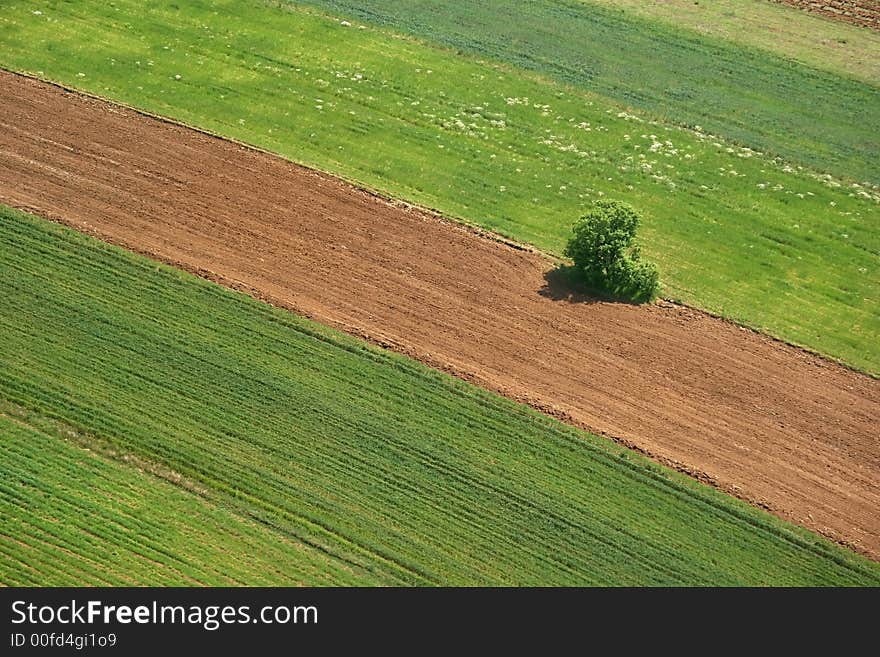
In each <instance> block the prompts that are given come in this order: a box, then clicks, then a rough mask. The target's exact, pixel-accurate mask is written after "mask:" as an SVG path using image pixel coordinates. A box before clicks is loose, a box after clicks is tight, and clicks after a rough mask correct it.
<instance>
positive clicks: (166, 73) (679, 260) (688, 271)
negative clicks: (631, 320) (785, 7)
mask: <svg viewBox="0 0 880 657" xmlns="http://www.w3.org/2000/svg"><path fill="white" fill-rule="evenodd" d="M175 7H176V5H174V4H172V3H170V2H154V3H143V2H134V1H132V0H118V1H117V2H114V3H113V4H112V5H110V4H105V3H87V4H85V3H75V4H71V3H62V2H20V1H15V2H13V3H11V4H10V5H8V7H7V8H6V10H4V12H3V13H2V14H0V28H2V29H0V64H2V65H4V66H6V67H9V68H12V69H16V70H25V71H30V72H32V73H35V74H37V75H39V76H41V77H45V78H50V79H54V80H60V81H63V82H64V83H66V84H69V85H72V86H75V87H78V88H81V89H85V90H88V91H91V92H94V93H97V94H101V95H103V96H106V97H109V98H113V99H116V100H120V101H124V102H127V103H130V104H132V105H134V106H137V107H140V108H144V109H147V110H150V111H152V112H156V113H160V114H163V115H167V116H173V117H175V118H177V119H179V120H183V121H186V122H188V123H191V124H195V125H198V126H201V127H203V128H206V129H210V130H213V131H216V132H218V133H220V134H223V135H227V136H230V137H234V138H237V139H240V140H242V141H245V142H249V143H252V144H255V145H258V146H261V147H264V148H266V149H269V150H272V151H275V152H278V153H281V154H283V155H285V156H287V157H290V158H291V159H294V160H297V161H300V162H304V163H307V164H310V165H312V166H315V167H318V168H320V169H324V170H326V171H330V172H332V173H336V174H340V175H342V176H345V177H347V178H349V179H352V180H355V181H358V182H359V183H361V184H364V185H366V186H368V187H372V188H376V189H380V190H384V191H385V192H387V193H390V194H392V195H394V196H397V197H400V198H404V199H408V200H410V201H414V202H418V203H421V204H423V205H427V206H430V207H434V208H437V209H439V210H441V211H443V212H444V213H446V214H448V215H450V216H453V217H460V218H464V219H466V220H467V221H470V222H473V223H477V224H480V225H482V226H485V227H488V228H490V229H493V230H497V231H499V232H500V233H502V234H505V235H507V236H509V237H512V238H514V239H517V240H520V241H524V242H531V243H533V244H535V245H537V246H538V247H540V248H542V249H545V250H548V251H550V252H553V253H560V252H561V249H562V247H563V245H564V243H565V241H566V239H567V238H568V235H569V230H570V225H571V223H572V222H573V220H574V219H575V218H576V217H577V216H578V215H579V214H580V213H581V212H583V211H584V210H585V209H586V208H587V207H589V205H590V203H591V202H592V201H593V200H595V199H597V198H600V197H604V198H616V199H621V200H625V201H628V202H630V203H631V204H632V205H634V206H635V207H636V208H637V209H639V210H640V211H641V212H642V213H643V214H644V215H645V216H646V220H645V224H644V228H643V233H644V235H643V237H644V240H643V241H644V243H645V248H644V252H645V254H646V256H647V257H649V258H650V259H652V260H654V261H656V262H658V263H659V265H660V267H661V272H662V279H661V280H662V281H663V283H664V289H663V293H664V295H665V296H666V297H668V298H673V299H677V300H681V301H684V302H687V303H690V304H693V305H696V306H699V307H702V308H705V309H708V310H710V311H712V312H714V313H717V314H721V315H725V316H729V317H732V318H735V319H737V320H739V321H741V322H743V323H746V324H748V325H750V326H752V327H754V328H757V329H761V330H764V331H766V332H768V333H771V334H773V335H776V336H778V337H781V338H784V339H786V340H788V341H790V342H794V343H797V344H801V345H806V346H808V347H810V348H812V349H814V350H816V351H819V352H822V353H824V354H828V355H831V356H834V357H837V358H840V359H843V360H844V361H846V362H847V363H849V364H851V365H853V366H856V367H859V368H862V369H864V370H867V371H869V372H873V373H878V372H880V312H878V300H880V276H878V272H880V257H878V254H880V231H878V225H880V207H878V197H880V192H878V190H876V189H874V188H870V187H865V186H859V185H856V184H852V183H845V182H840V181H837V180H835V179H834V178H829V177H821V176H818V175H817V174H814V173H811V172H809V171H806V170H800V169H799V168H797V167H792V166H788V165H786V164H784V163H782V162H776V161H774V160H772V159H770V158H767V157H764V156H761V155H759V154H755V153H754V152H752V151H749V150H746V149H743V148H740V147H737V146H734V145H731V144H729V143H727V142H725V141H723V140H720V139H717V138H714V137H711V136H708V135H706V134H704V133H699V132H692V131H686V130H682V129H676V128H670V127H666V126H662V125H658V124H655V123H651V122H648V121H645V120H644V119H642V118H640V117H639V116H637V115H636V114H634V113H633V112H627V111H624V110H623V109H622V108H621V107H619V106H617V105H614V104H612V103H611V102H610V101H607V100H604V99H602V98H601V97H599V96H596V95H591V94H588V93H586V92H582V91H576V90H573V89H572V88H570V87H565V86H562V85H559V84H556V83H552V82H548V81H547V80H543V79H540V78H537V77H534V76H532V75H528V74H525V73H521V72H516V71H514V70H511V69H508V68H503V67H495V66H490V65H487V64H482V63H479V62H475V61H469V60H467V59H465V58H462V57H457V56H455V55H454V54H452V53H449V52H447V51H445V50H441V49H433V48H429V47H427V46H425V45H423V44H420V43H417V42H414V41H412V40H411V39H408V38H400V37H396V36H394V35H393V34H392V33H389V32H383V31H378V30H375V29H371V28H370V29H359V27H358V25H351V26H344V25H342V24H341V23H340V22H339V21H338V20H336V19H332V18H326V17H323V16H320V15H314V14H311V13H307V12H303V11H298V10H282V9H279V8H277V7H270V6H267V5H265V4H263V3H241V2H237V3H232V2H189V3H187V5H186V9H185V10H183V9H177V8H175ZM34 12H40V13H39V15H36V14H35V13H34ZM176 76H180V78H179V79H178V78H177V77H176Z"/></svg>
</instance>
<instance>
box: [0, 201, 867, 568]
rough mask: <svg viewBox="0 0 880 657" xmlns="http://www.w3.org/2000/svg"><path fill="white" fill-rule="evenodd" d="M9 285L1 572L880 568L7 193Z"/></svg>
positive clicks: (0, 225)
mask: <svg viewBox="0 0 880 657" xmlns="http://www.w3.org/2000/svg"><path fill="white" fill-rule="evenodd" d="M0 298H2V299H3V312H2V313H0V400H2V401H0V404H2V406H0V437H2V441H0V452H2V458H0V475H2V476H0V516H2V518H3V519H4V520H3V525H2V531H0V583H2V584H27V583H34V582H38V583H42V584H47V583H68V582H71V581H75V582H76V583H79V584H86V583H94V584H107V583H141V584H154V583H169V582H177V583H193V582H205V583H217V582H228V581H230V580H233V581H247V582H248V583H251V584H253V583H256V582H257V581H259V582H269V583H279V584H280V583H289V582H290V580H291V579H294V580H297V581H299V582H302V583H308V584H314V583H334V584H342V583H352V582H356V583H361V584H375V583H384V584H447V585H453V584H540V585H557V584H565V585H570V584H618V585H620V584H648V585H652V584H692V585H695V584H715V585H726V584H731V585H733V584H780V585H800V584H809V585H814V584H815V585H832V584H834V585H857V584H862V585H878V584H880V566H878V565H877V564H873V563H870V562H868V561H866V560H865V559H863V558H861V557H858V556H857V555H855V554H852V553H850V552H849V551H847V550H844V549H842V548H839V547H837V546H835V545H833V544H831V543H829V542H827V541H825V540H824V539H821V538H819V537H817V536H815V535H813V534H811V533H809V532H807V531H805V530H801V529H799V528H795V527H793V526H789V525H786V524H785V523H782V522H780V521H778V520H776V519H775V518H773V517H771V516H769V515H767V514H765V513H763V512H760V511H758V510H756V509H753V508H751V507H749V506H747V505H746V504H744V503H741V502H738V501H736V500H734V499H731V498H728V497H726V496H724V495H722V494H720V493H717V492H716V491H714V490H712V489H710V488H707V487H705V486H703V485H701V484H698V483H696V482H694V481H692V480H690V479H688V478H686V477H684V476H680V475H678V474H676V473H673V472H671V471H668V470H665V469H664V468H661V467H660V466H657V465H655V464H653V463H650V462H648V461H646V460H645V459H643V458H640V457H638V456H636V455H634V454H632V453H631V452H629V451H627V450H624V449H622V448H618V447H616V446H614V445H613V444H611V443H609V442H607V441H605V440H603V439H599V438H596V437H594V436H591V435H589V434H586V433H583V432H580V431H577V430H574V429H572V428H569V427H567V426H565V425H562V424H560V423H558V422H556V421H554V420H551V419H549V418H547V417H544V416H541V415H538V414H536V413H534V412H532V411H530V410H528V409H527V408H525V407H522V406H518V405H516V404H514V403H512V402H509V401H507V400H504V399H501V398H499V397H496V396H495V395H492V394H489V393H487V392H484V391H482V390H480V389H478V388H475V387H473V386H470V385H467V384H465V383H462V382H460V381H457V380H454V379H452V378H450V377H448V376H446V375H443V374H440V373H438V372H435V371H433V370H430V369H427V368H425V367H423V366H420V365H418V364H416V363H413V362H411V361H408V360H406V359H404V358H402V357H399V356H396V355H391V354H388V353H386V352H382V351H380V350H377V349H375V348H372V347H369V346H366V345H365V344H363V343H360V342H358V341H356V340H354V339H352V338H349V337H346V336H343V335H340V334H338V333H336V332H334V331H331V330H329V329H326V328H322V327H320V326H318V325H315V324H313V323H310V322H308V321H306V320H304V319H301V318H298V317H296V316H294V315H292V314H290V313H287V312H283V311H280V310H276V309H274V308H272V307H270V306H267V305H264V304H261V303H259V302H257V301H254V300H253V299H251V298H249V297H246V296H244V295H241V294H238V293H235V292H232V291H229V290H227V289H225V288H222V287H219V286H217V285H214V284H211V283H208V282H206V281H204V280H201V279H197V278H195V277H193V276H190V275H188V274H185V273H182V272H180V271H177V270H174V269H171V268H168V267H165V266H162V265H159V264H157V263H155V262H152V261H149V260H146V259H145V258H142V257H140V256H136V255H133V254H131V253H127V252H125V251H122V250H120V249H117V248H115V247H111V246H108V245H106V244H103V243H101V242H98V241H96V240H94V239H91V238H87V237H85V236H83V235H81V234H78V233H75V232H73V231H71V230H69V229H67V228H63V227H60V226H58V225H55V224H50V223H48V222H46V221H44V220H41V219H37V218H34V217H30V216H28V215H25V214H22V213H19V212H16V211H11V210H8V209H0ZM59 519H62V520H63V521H61V522H59ZM208 532H210V533H211V539H210V540H208V541H205V540H204V536H205V534H206V533H208ZM206 543H207V544H206ZM159 546H162V548H161V549H160V547H159ZM279 551H280V552H283V553H284V554H283V555H280V556H279ZM243 553H244V554H249V555H251V556H249V557H248V559H249V560H250V561H249V563H245V564H241V563H240V561H239V558H240V555H241V554H243ZM276 558H277V559H278V561H277V562H276V563H277V567H276V569H275V570H272V569H271V568H268V569H265V570H261V575H260V576H259V577H258V576H257V575H255V571H257V570H258V569H263V568H264V564H266V563H270V562H272V561H273V560H274V559H276ZM291 560H298V561H297V565H295V566H292V565H291ZM96 562H99V563H96ZM230 564H239V565H238V566H233V565H230ZM227 567H229V568H230V569H229V570H226V568H227ZM221 573H223V574H222V575H221Z"/></svg>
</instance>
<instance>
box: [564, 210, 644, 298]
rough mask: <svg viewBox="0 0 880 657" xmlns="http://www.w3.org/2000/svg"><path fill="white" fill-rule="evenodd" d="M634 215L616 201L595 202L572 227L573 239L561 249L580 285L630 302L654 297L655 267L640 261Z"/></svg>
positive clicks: (638, 219) (635, 213)
mask: <svg viewBox="0 0 880 657" xmlns="http://www.w3.org/2000/svg"><path fill="white" fill-rule="evenodd" d="M639 221H640V218H639V215H638V213H637V212H636V211H635V210H634V209H633V208H632V207H631V206H629V205H627V204H626V203H621V202H620V201H598V202H597V203H596V204H595V206H594V208H593V210H591V211H590V212H588V213H587V214H585V215H584V216H583V217H581V218H580V219H578V220H577V222H575V224H574V236H573V237H572V238H571V239H570V240H569V242H568V245H567V246H566V247H565V255H566V256H568V257H569V258H571V259H572V261H573V262H574V266H575V268H576V269H577V270H578V272H579V273H580V275H581V276H582V277H583V280H584V283H585V284H586V285H587V286H589V287H590V288H592V289H593V290H595V291H597V292H601V293H604V294H608V295H611V296H614V297H619V298H623V299H629V300H631V301H636V302H643V301H652V300H653V299H654V298H655V297H656V296H657V289H658V287H659V282H660V274H659V272H658V271H657V267H656V266H655V265H654V264H653V263H651V262H646V261H644V260H642V259H641V258H640V255H639V247H638V246H636V245H635V244H634V240H635V236H636V231H637V230H638V227H639Z"/></svg>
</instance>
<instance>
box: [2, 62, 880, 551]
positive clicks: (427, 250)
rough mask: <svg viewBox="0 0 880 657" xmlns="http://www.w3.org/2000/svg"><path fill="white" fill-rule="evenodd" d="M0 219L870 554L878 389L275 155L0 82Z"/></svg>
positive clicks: (879, 538)
mask: <svg viewBox="0 0 880 657" xmlns="http://www.w3.org/2000/svg"><path fill="white" fill-rule="evenodd" d="M0 92H2V93H0V201H2V202H5V203H8V204H10V205H13V206H17V207H20V208H25V209H29V210H31V211H33V212H36V213H38V214H42V215H44V216H47V217H49V218H52V219H55V220H58V221H62V222H64V223H67V224H69V225H71V226H74V227H76V228H78V229H80V230H83V231H86V232H90V233H92V234H95V235H97V236H99V237H101V238H103V239H105V240H107V241H110V242H114V243H117V244H121V245H124V246H127V247H128V248H131V249H134V250H137V251H140V252H142V253H146V254H149V255H151V256H153V257H155V258H158V259H161V260H164V261H166V262H171V263H174V264H176V265H178V266H180V267H182V268H184V269H188V270H190V271H193V272H196V273H198V274H200V275H202V276H206V277H208V278H212V279H214V280H217V281H220V282H223V283H225V284H227V285H231V286H233V287H237V288H239V289H244V290H246V291H248V292H250V293H251V294H254V295H256V296H259V297H261V298H263V299H265V300H268V301H271V302H273V303H275V304H278V305H281V306H285V307H288V308H290V309H293V310H296V311H298V312H301V313H304V314H306V315H309V316H311V317H314V318H316V319H318V320H320V321H322V322H325V323H328V324H331V325H334V326H337V327H340V328H342V329H344V330H346V331H349V332H351V333H355V334H357V335H361V336H364V337H367V338H368V339H370V340H372V341H375V342H377V343H380V344H383V345H386V346H388V347H390V348H392V349H395V350H397V351H400V352H402V353H405V354H408V355H410V356H413V357H415V358H418V359H419V360H422V361H423V362H426V363H429V364H431V365H433V366H435V367H439V368H443V369H445V370H447V371H451V372H453V373H455V374H457V375H458V376H461V377H463V378H466V379H469V380H471V381H475V382H477V383H479V384H481V385H483V386H486V387H488V388H491V389H493V390H496V391H499V392H501V393H503V394H505V395H507V396H509V397H512V398H514V399H517V400H521V401H524V402H527V403H530V404H532V405H533V406H536V407H538V408H541V409H543V410H545V411H547V412H551V413H554V414H556V415H559V416H562V417H563V418H565V419H567V420H568V421H570V422H573V423H576V424H579V425H581V426H584V427H587V428H589V429H592V430H594V431H597V432H601V433H605V434H607V435H609V436H612V437H614V438H615V439H617V440H619V441H621V442H624V443H626V444H628V445H630V446H632V447H634V448H636V449H639V450H641V451H643V452H645V453H648V454H650V455H652V456H653V457H654V458H656V459H658V460H660V461H662V462H665V463H667V464H671V465H673V466H675V467H677V468H679V469H681V470H684V471H687V472H690V473H691V474H692V475H694V476H697V477H700V478H702V479H705V480H708V481H711V482H712V483H714V484H715V485H717V486H719V487H721V488H722V489H724V490H727V491H729V492H732V493H734V494H736V495H738V496H739V497H742V498H744V499H747V500H750V501H751V502H753V503H756V504H759V505H763V506H766V507H767V508H769V509H771V510H772V511H773V512H774V513H776V514H777V515H779V516H781V517H783V518H786V519H789V520H792V521H795V522H798V523H800V524H803V525H806V526H808V527H810V528H813V529H815V530H817V531H820V532H822V533H824V534H826V535H828V536H830V537H832V538H834V539H836V540H839V541H842V542H846V543H848V544H850V545H853V546H855V547H857V548H858V549H860V550H861V551H863V552H865V553H866V554H869V555H870V556H873V557H874V558H877V557H878V556H880V512H878V509H880V445H878V438H877V428H878V421H880V381H877V380H874V379H871V378H869V377H867V376H863V375H860V374H858V373H855V372H852V371H850V370H848V369H846V368H844V367H841V366H838V365H836V364H833V363H830V362H828V361H826V360H823V359H821V358H818V357H816V356H813V355H809V354H807V353H805V352H803V351H801V350H798V349H795V348H792V347H789V346H786V345H784V344H781V343H779V342H776V341H773V340H771V339H769V338H767V337H764V336H761V335H758V334H755V333H753V332H751V331H748V330H744V329H741V328H738V327H737V326H735V325H733V324H730V323H727V322H724V321H720V320H718V319H715V318H712V317H710V316H708V315H706V314H704V313H701V312H698V311H695V310H692V309H688V308H684V307H680V306H676V305H673V304H669V303H660V304H657V305H653V306H646V307H635V306H630V305H624V304H614V303H602V302H579V300H577V299H573V298H570V297H569V296H568V295H567V294H566V293H565V291H564V290H562V289H560V288H559V287H558V286H557V285H555V284H554V283H552V277H551V278H550V281H551V282H549V283H548V279H547V277H546V274H547V272H548V271H549V270H551V269H552V266H553V265H552V263H550V262H549V261H548V260H547V259H546V258H545V257H543V256H542V255H540V254H537V253H531V252H528V251H523V250H517V249H514V248H511V247H510V246H508V245H506V244H502V243H499V242H497V241H494V240H492V239H487V238H485V237H481V236H479V235H477V234H476V233H475V232H474V231H472V230H469V229H467V228H465V227H462V226H460V225H458V224H453V223H450V222H447V221H444V220H442V219H439V218H437V217H434V216H431V215H430V214H428V213H424V212H421V211H417V210H414V209H409V208H406V207H402V206H399V205H394V204H392V203H390V202H387V201H385V200H382V199H380V198H377V197H376V196H373V195H371V194H369V193H367V192H364V191H361V190H358V189H355V188H353V187H352V186H350V185H349V184H347V183H345V182H342V181H340V180H337V179H334V178H332V177H330V176H327V175H324V174H320V173H316V172H314V171H310V170H307V169H304V168H302V167H299V166H296V165H294V164H291V163H289V162H287V161H285V160H283V159H281V158H278V157H274V156H272V155H268V154H265V153H260V152H256V151H253V150H249V149H247V148H244V147H242V146H238V145H236V144H233V143H230V142H227V141H223V140H220V139H217V138H214V137H210V136H208V135H205V134H202V133H199V132H196V131H193V130H190V129H187V128H184V127H181V126H177V125H173V124H169V123H166V122H162V121H159V120H155V119H151V118H149V117H145V116H143V115H140V114H137V113H135V112H133V111H130V110H126V109H122V108H119V107H117V106H114V105H110V104H108V103H105V102H102V101H100V100H96V99H91V98H85V97H83V96H80V95H77V94H72V93H69V92H65V91H63V90H61V89H59V88H56V87H52V86H49V85H46V84H43V83H40V82H37V81H34V80H30V79H26V78H22V77H18V76H15V75H12V74H8V73H0Z"/></svg>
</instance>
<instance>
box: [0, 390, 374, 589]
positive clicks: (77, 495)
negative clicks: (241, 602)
mask: <svg viewBox="0 0 880 657" xmlns="http://www.w3.org/2000/svg"><path fill="white" fill-rule="evenodd" d="M11 412H16V413H17V414H19V415H24V417H25V418H27V419H29V420H30V421H35V422H37V423H40V424H44V425H46V426H47V427H48V429H47V430H45V431H41V430H39V429H35V428H33V427H30V426H28V425H27V424H26V422H25V420H24V419H21V418H16V419H15V420H13V419H11V417H10V416H9V415H7V414H6V413H11ZM100 448H105V449H106V446H105V444H104V443H102V442H101V441H99V440H97V439H95V438H94V437H89V436H82V435H80V434H78V433H77V432H76V431H74V430H73V429H71V428H69V427H62V425H59V424H57V423H51V422H46V421H45V420H42V421H41V420H40V419H39V418H35V417H33V416H31V417H28V414H26V413H22V409H18V408H15V407H11V406H9V405H8V404H4V402H3V401H2V400H0V517H2V518H3V521H2V524H0V584H2V585H15V586H84V585H97V586H102V585H103V586H111V585H120V586H138V585H143V584H146V583H149V584H154V585H157V586H159V585H183V586H193V585H213V586H242V585H250V586H269V585H272V584H275V585H282V584H283V585H290V586H297V585H302V584H307V585H315V586H318V585H322V584H324V585H331V584H335V585H355V584H360V585H364V584H383V583H386V582H387V580H383V579H382V578H380V577H372V576H371V575H370V573H368V572H366V571H363V570H359V571H357V572H355V571H354V570H353V569H351V568H350V567H348V566H347V565H346V564H342V563H340V562H339V560H338V559H333V558H331V557H329V556H327V555H326V554H324V553H323V552H321V551H320V550H318V549H316V548H314V547H311V546H308V545H305V544H303V543H300V542H298V541H295V540H291V539H290V538H289V537H288V536H285V535H284V534H283V533H280V532H277V531H274V530H273V529H271V528H269V527H267V526H265V525H263V524H260V523H259V522H258V521H256V520H251V519H248V518H247V514H242V513H236V512H235V511H234V510H230V509H229V508H225V507H224V506H222V501H220V502H219V503H217V502H214V501H210V496H206V495H205V494H204V492H203V489H202V488H201V487H199V486H194V487H192V489H191V490H187V482H186V480H185V479H183V478H181V477H179V476H177V475H176V473H173V472H171V471H168V470H167V468H166V469H164V470H163V469H160V468H153V470H155V471H157V474H151V473H150V472H148V471H145V470H144V469H143V468H144V467H145V466H148V465H149V464H147V463H146V462H145V461H143V460H132V459H130V458H129V459H128V460H125V459H124V457H123V456H122V455H121V454H119V453H115V452H111V453H113V454H114V457H115V458H109V457H108V456H105V455H102V454H100V453H99V452H98V451H97V449H100ZM172 481H173V483H171V482H172ZM206 497H208V498H209V499H206Z"/></svg>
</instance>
